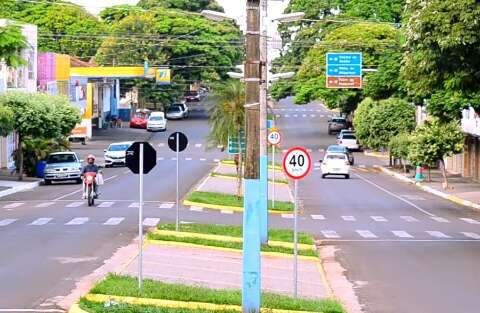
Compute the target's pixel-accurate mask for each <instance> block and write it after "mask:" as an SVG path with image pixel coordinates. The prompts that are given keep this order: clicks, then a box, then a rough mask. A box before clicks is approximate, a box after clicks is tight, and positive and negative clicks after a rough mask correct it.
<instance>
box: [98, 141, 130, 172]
mask: <svg viewBox="0 0 480 313" xmlns="http://www.w3.org/2000/svg"><path fill="white" fill-rule="evenodd" d="M132 144H133V141H125V142H116V143H112V144H111V145H110V146H108V148H107V149H105V150H104V152H105V155H104V158H105V167H112V166H117V165H118V166H123V165H125V155H126V152H127V149H128V148H130V146H131V145H132Z"/></svg>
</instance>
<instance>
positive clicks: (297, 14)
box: [272, 12, 305, 23]
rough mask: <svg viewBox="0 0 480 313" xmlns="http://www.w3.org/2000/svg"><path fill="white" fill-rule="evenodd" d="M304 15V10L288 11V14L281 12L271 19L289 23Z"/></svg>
mask: <svg viewBox="0 0 480 313" xmlns="http://www.w3.org/2000/svg"><path fill="white" fill-rule="evenodd" d="M304 17H305V13H304V12H295V13H289V14H282V15H280V16H278V17H276V18H274V19H272V22H280V23H291V22H297V21H300V20H302V19H303V18H304Z"/></svg>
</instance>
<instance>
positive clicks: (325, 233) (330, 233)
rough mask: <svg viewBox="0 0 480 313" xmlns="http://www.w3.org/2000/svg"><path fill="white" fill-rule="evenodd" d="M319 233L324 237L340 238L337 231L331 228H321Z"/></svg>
mask: <svg viewBox="0 0 480 313" xmlns="http://www.w3.org/2000/svg"><path fill="white" fill-rule="evenodd" d="M321 233H322V235H323V236H324V237H325V238H340V236H339V235H338V234H337V232H336V231H333V230H322V231H321Z"/></svg>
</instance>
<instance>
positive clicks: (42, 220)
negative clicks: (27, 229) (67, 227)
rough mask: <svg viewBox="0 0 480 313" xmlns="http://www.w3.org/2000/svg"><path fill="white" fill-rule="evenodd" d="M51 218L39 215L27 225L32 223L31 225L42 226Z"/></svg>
mask: <svg viewBox="0 0 480 313" xmlns="http://www.w3.org/2000/svg"><path fill="white" fill-rule="evenodd" d="M51 220H53V218H51V217H41V218H38V219H36V220H35V221H33V222H31V223H30V224H28V225H33V226H42V225H46V224H48V223H50V221H51Z"/></svg>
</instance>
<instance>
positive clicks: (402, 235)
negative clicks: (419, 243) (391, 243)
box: [392, 230, 413, 238]
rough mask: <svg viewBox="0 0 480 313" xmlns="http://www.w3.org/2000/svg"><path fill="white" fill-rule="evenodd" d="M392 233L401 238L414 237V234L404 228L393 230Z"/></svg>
mask: <svg viewBox="0 0 480 313" xmlns="http://www.w3.org/2000/svg"><path fill="white" fill-rule="evenodd" d="M392 233H393V234H394V235H395V236H397V237H399V238H413V236H412V235H410V234H409V233H407V232H406V231H403V230H392Z"/></svg>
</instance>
